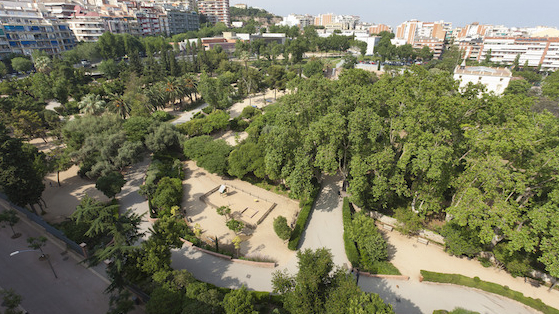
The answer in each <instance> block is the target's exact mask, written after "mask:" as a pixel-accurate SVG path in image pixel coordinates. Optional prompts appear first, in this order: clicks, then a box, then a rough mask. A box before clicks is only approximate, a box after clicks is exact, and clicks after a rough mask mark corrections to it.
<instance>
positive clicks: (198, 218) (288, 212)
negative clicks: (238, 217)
mask: <svg viewBox="0 0 559 314" xmlns="http://www.w3.org/2000/svg"><path fill="white" fill-rule="evenodd" d="M185 178H186V179H185V180H184V181H183V188H184V192H185V193H184V195H185V197H184V199H183V203H182V208H183V209H184V210H185V211H186V215H187V217H188V218H190V219H191V220H192V223H193V224H199V225H200V226H201V229H202V231H203V233H202V239H204V240H207V239H208V238H212V239H213V238H215V236H217V237H218V239H219V241H220V244H222V245H227V244H230V243H231V241H232V240H233V238H235V234H234V233H233V232H232V231H231V230H229V229H228V228H227V226H226V225H225V218H224V217H222V216H219V215H218V214H217V212H216V210H215V209H214V208H212V207H211V206H209V205H206V204H205V203H204V202H202V201H200V196H202V195H203V194H205V193H207V192H208V191H210V190H211V189H213V188H215V187H217V186H219V185H221V184H226V185H229V186H233V187H235V188H236V189H242V190H244V191H250V192H251V193H253V194H256V195H258V197H259V198H262V199H266V200H268V201H271V202H275V203H277V204H278V205H277V206H276V208H275V209H274V210H273V211H272V212H271V213H270V214H269V215H268V217H267V218H266V219H265V220H264V221H263V222H262V223H261V224H260V225H258V227H257V228H256V229H255V230H254V231H253V233H252V236H250V237H247V236H241V238H242V239H243V240H244V242H243V243H242V244H241V249H240V251H241V254H243V255H247V256H257V255H260V256H268V257H272V258H273V259H274V260H276V261H277V262H280V263H281V262H282V261H284V260H288V259H290V258H292V257H293V256H294V254H295V253H294V252H292V251H290V250H288V249H287V245H286V243H285V242H284V241H282V240H280V239H279V238H278V236H277V235H276V234H275V232H274V228H273V220H274V218H276V217H277V216H280V215H282V216H284V217H286V218H287V220H288V222H291V221H293V220H294V219H295V214H296V212H297V211H298V210H299V206H298V203H297V202H296V201H293V200H291V199H288V198H286V197H284V196H280V195H277V194H275V193H273V192H269V191H266V190H264V189H261V188H258V187H255V186H253V185H251V184H250V183H248V182H244V181H241V180H224V179H222V178H221V177H219V176H217V175H214V174H211V173H208V172H207V171H205V170H204V169H201V168H199V167H197V166H196V164H195V163H194V162H193V161H188V162H186V163H185ZM238 195H239V196H240V195H241V193H239V194H238ZM217 197H219V196H217ZM244 197H245V198H246V201H245V202H246V204H249V205H250V204H253V203H254V197H251V196H248V195H246V196H244ZM249 205H244V204H243V205H241V206H245V207H246V206H249ZM232 206H239V205H238V204H232ZM207 242H210V241H209V240H208V241H207Z"/></svg>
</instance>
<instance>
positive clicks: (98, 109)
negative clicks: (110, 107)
mask: <svg viewBox="0 0 559 314" xmlns="http://www.w3.org/2000/svg"><path fill="white" fill-rule="evenodd" d="M106 105H107V103H106V102H105V101H104V100H103V99H102V98H101V96H100V95H94V94H87V95H85V96H84V97H83V98H82V100H80V102H79V103H78V107H79V108H80V112H81V113H84V114H92V115H98V114H100V113H103V112H104V111H105V106H106Z"/></svg>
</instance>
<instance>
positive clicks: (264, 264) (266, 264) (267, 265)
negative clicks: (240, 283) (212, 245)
mask: <svg viewBox="0 0 559 314" xmlns="http://www.w3.org/2000/svg"><path fill="white" fill-rule="evenodd" d="M180 240H181V241H182V242H183V243H184V244H185V245H186V246H188V247H191V248H193V249H195V250H197V251H200V252H204V253H207V254H210V255H213V256H216V257H219V258H223V259H226V260H230V261H232V262H233V263H239V264H246V265H251V266H256V267H264V268H275V267H276V263H269V262H255V261H247V260H244V259H237V258H232V257H231V256H228V255H223V254H219V253H216V252H212V251H209V250H206V249H203V248H200V247H197V246H195V245H194V243H192V242H190V241H188V240H186V239H183V238H180Z"/></svg>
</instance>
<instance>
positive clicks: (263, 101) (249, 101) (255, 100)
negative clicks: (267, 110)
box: [229, 89, 285, 118]
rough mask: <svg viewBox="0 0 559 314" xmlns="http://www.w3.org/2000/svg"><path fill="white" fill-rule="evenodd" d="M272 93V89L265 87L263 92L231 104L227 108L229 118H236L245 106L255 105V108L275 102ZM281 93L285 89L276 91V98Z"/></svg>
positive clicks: (273, 92)
mask: <svg viewBox="0 0 559 314" xmlns="http://www.w3.org/2000/svg"><path fill="white" fill-rule="evenodd" d="M274 95H275V91H274V90H273V89H272V90H270V89H267V90H266V91H265V92H264V93H258V94H256V95H253V96H251V97H249V98H246V99H244V100H243V101H241V102H238V103H236V104H234V105H233V106H231V108H229V115H231V118H236V117H238V116H240V115H241V113H242V112H243V109H244V108H245V107H247V106H256V107H257V108H263V107H266V106H267V105H269V104H273V103H274V102H276V99H275V97H274ZM283 95H285V91H278V92H277V97H278V98H279V97H281V96H283Z"/></svg>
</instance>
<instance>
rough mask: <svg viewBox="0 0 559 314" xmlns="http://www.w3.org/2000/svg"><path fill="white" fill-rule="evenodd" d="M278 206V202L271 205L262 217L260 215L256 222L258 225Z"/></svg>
mask: <svg viewBox="0 0 559 314" xmlns="http://www.w3.org/2000/svg"><path fill="white" fill-rule="evenodd" d="M276 206H278V204H276V203H274V204H272V206H270V208H268V210H267V211H266V213H264V215H262V217H260V219H258V221H257V222H256V224H257V225H259V224H261V223H262V222H263V221H264V219H266V217H268V215H269V214H270V213H271V212H272V210H274V208H276Z"/></svg>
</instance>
